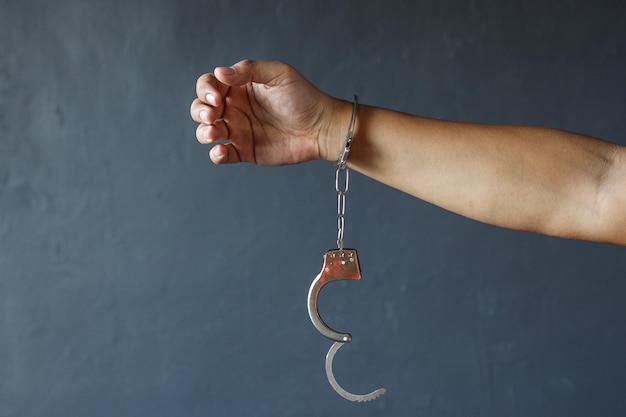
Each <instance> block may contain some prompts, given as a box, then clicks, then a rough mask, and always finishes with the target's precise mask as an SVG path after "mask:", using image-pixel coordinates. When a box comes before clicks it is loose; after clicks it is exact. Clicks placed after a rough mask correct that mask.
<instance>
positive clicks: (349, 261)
mask: <svg viewBox="0 0 626 417" xmlns="http://www.w3.org/2000/svg"><path fill="white" fill-rule="evenodd" d="M358 107H359V101H358V97H357V96H354V107H353V109H352V119H351V120H350V126H349V128H348V134H347V136H346V145H345V148H344V150H343V152H342V154H341V158H340V159H339V162H338V164H337V171H336V173H335V190H336V191H337V249H331V250H329V251H328V252H326V254H325V255H324V265H323V266H322V270H321V271H320V273H319V274H318V275H317V276H316V277H315V279H314V280H313V282H312V283H311V287H310V288H309V295H308V300H307V308H308V311H309V317H310V318H311V322H313V325H314V326H315V328H316V329H317V330H318V331H319V332H320V333H321V334H322V335H324V336H326V337H327V338H329V339H330V340H333V341H334V342H335V343H333V345H332V346H331V347H330V350H329V351H328V354H327V355H326V376H327V377H328V382H329V383H330V385H331V386H332V387H333V388H334V390H335V391H337V393H338V394H339V395H341V396H342V397H343V398H345V399H347V400H350V401H359V402H361V401H369V400H373V399H375V398H377V397H380V396H381V395H383V394H384V393H385V392H387V390H386V389H385V388H379V389H377V390H375V391H372V392H370V393H369V394H352V393H350V392H348V391H346V390H345V389H343V388H342V387H341V386H340V385H339V383H337V380H336V379H335V376H334V374H333V360H334V358H335V354H336V353H337V351H338V350H339V349H340V348H341V347H342V346H343V345H345V344H346V343H350V342H351V341H352V336H351V335H350V334H349V333H341V332H338V331H336V330H333V329H331V328H330V327H329V326H328V325H327V324H326V323H325V322H324V320H322V317H321V316H320V313H319V311H318V302H317V299H318V296H319V294H320V291H321V290H322V287H323V286H324V285H326V284H327V283H329V282H332V281H338V280H358V279H360V278H361V268H360V267H359V259H358V257H357V253H356V250H355V249H346V248H344V244H343V236H344V229H345V213H346V194H347V192H348V187H349V184H350V172H349V170H348V167H347V165H346V162H347V159H348V154H349V153H350V146H351V144H352V135H353V132H354V124H355V121H356V113H357V109H358ZM342 178H343V181H341V179H342ZM342 183H343V184H342Z"/></svg>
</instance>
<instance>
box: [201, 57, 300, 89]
mask: <svg viewBox="0 0 626 417" xmlns="http://www.w3.org/2000/svg"><path fill="white" fill-rule="evenodd" d="M290 71H293V68H291V67H290V66H289V65H287V64H285V63H283V62H278V61H253V60H250V59H246V60H243V61H239V62H238V63H236V64H235V65H233V66H232V67H217V68H215V70H214V71H213V72H214V74H215V77H216V78H217V79H218V80H219V81H221V82H222V83H224V84H226V85H230V86H235V85H244V84H248V83H250V82H252V83H259V84H265V85H268V86H276V85H278V84H280V82H281V80H283V79H284V77H285V75H287V74H288V73H289V72H290Z"/></svg>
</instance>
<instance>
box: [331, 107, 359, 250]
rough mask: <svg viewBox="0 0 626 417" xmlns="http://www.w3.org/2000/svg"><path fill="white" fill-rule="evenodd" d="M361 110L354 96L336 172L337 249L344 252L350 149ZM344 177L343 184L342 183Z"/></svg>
mask: <svg viewBox="0 0 626 417" xmlns="http://www.w3.org/2000/svg"><path fill="white" fill-rule="evenodd" d="M358 108H359V98H358V97H357V96H356V95H355V96H354V103H353V107H352V118H351V119H350V125H349V126H348V133H347V135H346V144H345V146H344V148H343V151H342V152H341V157H340V158H339V161H338V162H337V171H335V191H337V247H338V248H339V249H342V250H343V237H344V232H345V228H346V194H347V193H348V189H349V188H350V170H349V169H348V166H347V161H348V155H349V154H350V147H351V146H352V135H353V133H354V124H355V122H356V112H357V110H358ZM342 176H343V182H342V181H340V180H341V177H342Z"/></svg>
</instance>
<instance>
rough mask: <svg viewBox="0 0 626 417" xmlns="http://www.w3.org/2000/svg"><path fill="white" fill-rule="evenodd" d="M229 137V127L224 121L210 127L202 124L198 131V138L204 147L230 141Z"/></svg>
mask: <svg viewBox="0 0 626 417" xmlns="http://www.w3.org/2000/svg"><path fill="white" fill-rule="evenodd" d="M229 136H230V133H229V131H228V126H227V125H226V123H225V122H224V121H223V120H218V121H216V122H215V123H214V124H210V125H205V124H200V125H198V128H197V129H196V138H197V139H198V142H200V143H202V144H203V145H207V144H209V143H213V142H219V141H224V140H228V139H230V138H229Z"/></svg>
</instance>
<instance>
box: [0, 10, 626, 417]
mask: <svg viewBox="0 0 626 417" xmlns="http://www.w3.org/2000/svg"><path fill="white" fill-rule="evenodd" d="M625 4H626V3H624V2H620V1H596V2H590V1H582V0H581V1H578V0H576V1H572V0H569V1H545V0H524V1H521V0H515V1H507V2H498V1H486V0H485V1H481V0H471V1H460V0H445V1H442V0H424V1H421V2H412V1H386V2H384V4H383V2H375V1H356V0H355V1H341V2H339V1H335V2H331V1H324V2H295V1H293V2H292V1H268V2H259V1H243V2H242V1H187V2H182V1H181V2H177V1H174V0H159V1H126V0H106V1H104V0H103V1H95V0H91V1H78V0H62V1H61V0H51V1H33V0H23V1H17V0H0V52H1V53H0V416H1V417H22V416H47V417H56V416H59V417H60V416H63V417H67V416H116V417H118V416H155V417H156V416H328V415H343V416H352V415H354V416H356V415H359V416H421V417H426V416H438V417H444V416H455V417H458V416H463V417H467V416H567V417H577V416H623V415H626V399H625V398H626V396H625V391H626V380H625V377H626V356H625V355H624V352H625V351H626V331H625V328H624V320H625V319H626V280H625V279H624V278H625V276H626V256H624V254H625V252H624V248H620V247H617V246H611V245H602V244H593V243H585V242H575V241H565V240H558V239H554V238H548V237H543V236H537V235H532V234H527V233H521V232H513V231H508V230H502V229H499V228H495V227H491V226H486V225H483V224H480V223H477V222H474V221H470V220H467V219H464V218H461V217H459V216H456V215H454V214H451V213H448V212H446V211H444V210H441V209H439V208H437V207H433V206H431V205H429V204H426V203H423V202H421V201H419V200H417V199H414V198H412V197H409V196H407V195H404V194H402V193H400V192H398V191H395V190H392V189H390V188H387V187H385V186H383V185H381V184H378V183H376V182H373V181H372V180H369V179H367V178H364V177H362V176H359V175H356V174H355V175H354V176H353V177H352V180H353V182H352V187H351V191H350V194H349V196H348V219H347V222H348V225H347V227H348V229H347V234H346V244H347V245H348V246H352V247H356V248H357V249H358V250H359V255H360V258H361V264H362V268H363V279H362V281H360V282H351V283H347V284H334V285H333V286H332V289H326V290H325V292H324V293H323V294H322V295H323V297H322V298H321V303H322V306H321V308H322V312H323V315H324V317H325V318H326V320H327V321H328V322H330V323H331V324H332V325H333V326H334V327H336V328H339V329H341V330H344V329H345V330H349V331H351V332H352V333H353V335H354V341H353V342H352V343H351V344H350V345H348V346H347V347H345V348H343V349H342V350H341V351H340V352H339V354H338V355H337V358H336V375H337V377H338V379H339V380H340V382H341V383H342V384H343V385H344V386H345V387H346V388H348V389H349V390H352V391H356V392H363V391H367V390H369V389H373V388H377V387H379V386H385V387H387V389H388V394H387V395H385V396H384V397H383V398H382V399H380V400H377V401H375V402H371V403H366V404H354V403H349V402H347V401H345V400H343V399H341V398H340V397H339V396H337V395H336V394H335V393H334V392H333V391H332V390H331V388H330V387H329V385H328V383H327V381H326V378H325V375H324V368H323V364H324V356H325V353H326V350H327V349H328V347H329V346H330V342H329V341H327V340H325V339H324V338H323V337H322V336H321V335H320V334H318V333H317V331H316V330H315V329H314V328H313V326H312V325H311V324H310V322H309V319H308V316H307V314H306V307H305V299H306V293H307V289H308V286H309V283H310V282H311V280H312V279H313V277H314V276H315V275H316V274H317V272H318V271H319V270H320V268H321V265H322V255H323V253H324V252H325V251H326V249H328V248H331V247H332V246H333V245H334V239H335V197H334V192H333V186H334V184H333V180H334V172H333V166H332V164H330V163H323V162H314V163H309V164H306V165H302V166H293V167H281V168H264V167H255V166H250V165H239V166H225V167H217V166H213V165H212V164H211V163H210V162H209V160H208V158H207V155H206V154H207V151H208V148H206V147H203V146H201V145H200V144H198V143H197V142H196V140H195V136H194V131H195V125H194V123H193V122H192V121H191V119H190V117H189V114H188V112H189V110H188V109H189V104H190V103H191V100H192V99H193V96H194V90H195V80H196V78H197V77H198V76H199V75H200V74H202V73H203V72H208V71H210V70H212V68H214V67H215V66H217V65H230V64H232V63H234V62H236V61H238V60H240V59H243V58H271V59H280V60H285V61H288V62H290V63H292V64H294V65H295V66H296V67H297V68H299V69H300V70H301V71H302V72H303V73H304V74H305V75H306V76H307V77H309V78H310V79H311V80H312V81H313V82H314V83H315V84H317V85H318V86H319V87H320V88H322V89H323V90H325V91H327V92H328V93H330V94H333V95H336V96H339V97H343V98H347V99H349V98H350V97H351V96H352V94H354V93H358V94H359V95H360V98H361V101H362V102H365V103H368V104H374V105H380V106H386V107H391V108H394V109H398V110H402V111H407V112H411V113H417V114H422V115H426V116H431V117H440V118H449V119H458V120H473V121H481V122H494V123H517V124H531V125H548V126H554V127H559V128H563V129H568V130H574V131H579V132H582V133H586V134H590V135H594V136H599V137H602V138H605V139H608V140H612V141H615V142H620V143H622V144H626V137H625V135H624V131H625V128H626V118H625V117H624V115H625V114H626V76H625V74H626V25H625V24H624V16H626V6H625ZM328 288H330V286H329V287H328Z"/></svg>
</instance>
